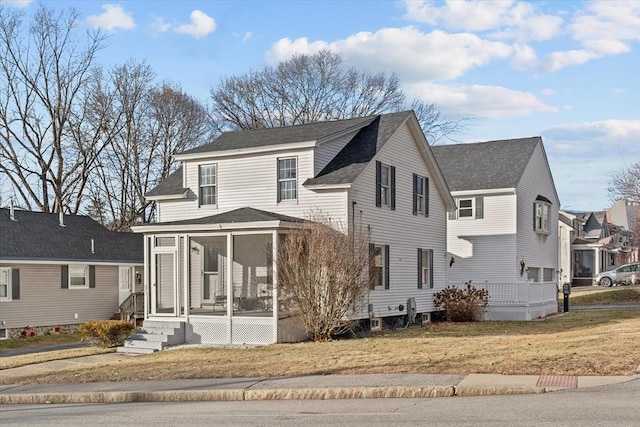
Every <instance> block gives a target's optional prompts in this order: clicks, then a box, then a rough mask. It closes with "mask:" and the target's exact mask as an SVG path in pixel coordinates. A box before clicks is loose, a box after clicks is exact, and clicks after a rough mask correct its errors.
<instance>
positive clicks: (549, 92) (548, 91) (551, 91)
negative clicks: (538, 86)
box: [542, 89, 556, 96]
mask: <svg viewBox="0 0 640 427" xmlns="http://www.w3.org/2000/svg"><path fill="white" fill-rule="evenodd" d="M542 94H543V95H545V96H552V95H555V94H556V90H555V89H542Z"/></svg>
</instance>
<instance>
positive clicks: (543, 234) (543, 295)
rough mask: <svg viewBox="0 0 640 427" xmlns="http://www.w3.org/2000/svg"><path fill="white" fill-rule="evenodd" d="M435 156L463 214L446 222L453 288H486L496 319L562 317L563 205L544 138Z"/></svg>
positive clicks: (442, 149)
mask: <svg viewBox="0 0 640 427" xmlns="http://www.w3.org/2000/svg"><path fill="white" fill-rule="evenodd" d="M432 150H433V153H434V155H435V156H436V160H437V161H438V164H439V165H440V168H441V169H442V172H443V173H444V176H445V179H446V181H447V184H448V185H449V188H450V189H451V194H452V195H453V197H454V198H455V201H456V207H457V209H456V211H455V212H451V213H450V214H449V219H448V221H447V248H448V251H449V253H450V259H449V268H448V278H449V281H450V282H452V283H458V284H459V283H463V282H466V281H468V280H472V283H473V284H474V285H476V286H483V287H485V288H487V289H488V290H489V293H490V305H489V309H488V313H487V318H490V319H498V320H500V319H520V320H530V319H534V318H537V317H541V316H545V315H547V314H549V313H552V312H556V311H557V295H556V293H557V280H558V277H557V272H558V210H559V207H560V202H559V200H558V195H557V193H556V189H555V185H554V183H553V177H552V175H551V170H550V169H549V164H548V161H547V156H546V154H545V151H544V146H543V143H542V139H541V138H540V137H531V138H520V139H509V140H500V141H488V142H479V143H469V144H453V145H439V146H435V147H432Z"/></svg>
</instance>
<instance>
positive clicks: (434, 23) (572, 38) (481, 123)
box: [0, 0, 640, 210]
mask: <svg viewBox="0 0 640 427" xmlns="http://www.w3.org/2000/svg"><path fill="white" fill-rule="evenodd" d="M2 1H3V0H0V2H2ZM4 3H5V4H8V5H9V7H19V8H23V9H24V10H25V11H26V13H31V12H32V11H34V10H35V9H36V8H37V2H31V1H28V0H22V1H21V0H16V1H13V0H4ZM46 3H48V4H49V5H50V6H52V7H55V8H56V9H62V8H67V7H74V8H76V9H77V10H78V11H79V12H80V13H81V14H82V16H83V19H84V21H83V25H85V26H86V28H87V29H88V28H99V29H102V30H103V31H105V32H107V33H109V34H110V38H109V45H108V47H107V48H106V49H104V50H103V51H102V52H101V54H100V56H99V62H100V63H101V64H102V65H105V66H110V65H114V64H121V63H123V62H125V61H127V60H129V59H131V58H135V59H136V60H146V61H147V63H149V64H150V65H151V66H152V68H153V69H154V70H155V72H156V73H157V76H158V80H170V81H173V82H177V83H180V84H181V86H182V88H183V89H184V90H185V91H186V92H187V93H189V94H190V95H192V96H194V97H195V98H197V99H199V100H200V101H201V102H203V103H207V102H208V96H209V91H210V89H211V88H212V87H214V86H216V85H217V83H218V81H219V79H220V78H221V77H224V76H231V75H237V74H241V73H245V72H247V71H249V70H251V69H260V68H262V67H264V66H265V65H275V64H277V63H278V62H279V61H282V60H286V59H288V58H290V57H291V55H293V54H295V53H314V52H316V51H318V50H320V49H331V50H333V51H335V52H337V53H339V54H341V55H342V56H343V58H344V59H345V62H346V65H348V66H354V67H357V68H361V69H364V70H366V71H369V72H372V73H375V72H380V71H384V72H388V73H396V74H397V75H398V76H399V78H400V80H401V82H402V83H403V89H404V90H405V92H406V93H407V94H408V95H409V97H410V98H412V97H419V98H421V99H424V100H425V101H428V102H436V103H437V104H438V107H439V109H440V111H441V112H442V113H443V114H445V115H447V116H449V117H450V118H460V117H470V118H472V120H471V121H469V123H468V129H467V130H466V131H465V133H464V134H462V135H458V136H457V139H458V140H459V141H461V142H474V141H487V140H493V139H509V138H518V137H527V136H534V135H540V136H542V137H543V140H544V143H545V149H546V152H547V157H548V159H549V163H550V166H551V170H552V172H553V176H554V180H555V184H556V188H557V190H558V195H559V197H560V201H561V203H562V207H563V208H564V209H569V210H600V209H604V208H607V207H609V206H611V204H612V203H611V201H610V200H609V197H608V194H607V192H606V186H607V181H608V176H609V174H610V173H611V172H612V171H615V170H620V169H622V168H626V167H629V166H630V165H631V164H632V163H635V162H638V161H640V1H638V0H623V1H615V0H604V1H495V2H494V1H488V0H481V1H466V2H465V1H460V0H456V1H450V2H444V1H364V0H362V1H303V0H300V1H242V0H240V1H141V0H140V1H119V2H118V1H110V2H104V1H63V0H57V1H48V2H46Z"/></svg>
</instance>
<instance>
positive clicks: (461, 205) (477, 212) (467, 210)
mask: <svg viewBox="0 0 640 427" xmlns="http://www.w3.org/2000/svg"><path fill="white" fill-rule="evenodd" d="M481 218H484V198H483V197H461V198H458V199H456V210H455V212H449V219H481Z"/></svg>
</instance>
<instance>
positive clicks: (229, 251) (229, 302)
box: [225, 233, 233, 344]
mask: <svg viewBox="0 0 640 427" xmlns="http://www.w3.org/2000/svg"><path fill="white" fill-rule="evenodd" d="M226 279H227V283H226V284H225V286H226V288H227V318H228V319H229V321H228V322H227V337H228V339H229V342H228V343H229V344H231V342H232V341H233V339H232V336H231V330H232V328H231V322H233V234H232V233H227V275H226Z"/></svg>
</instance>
